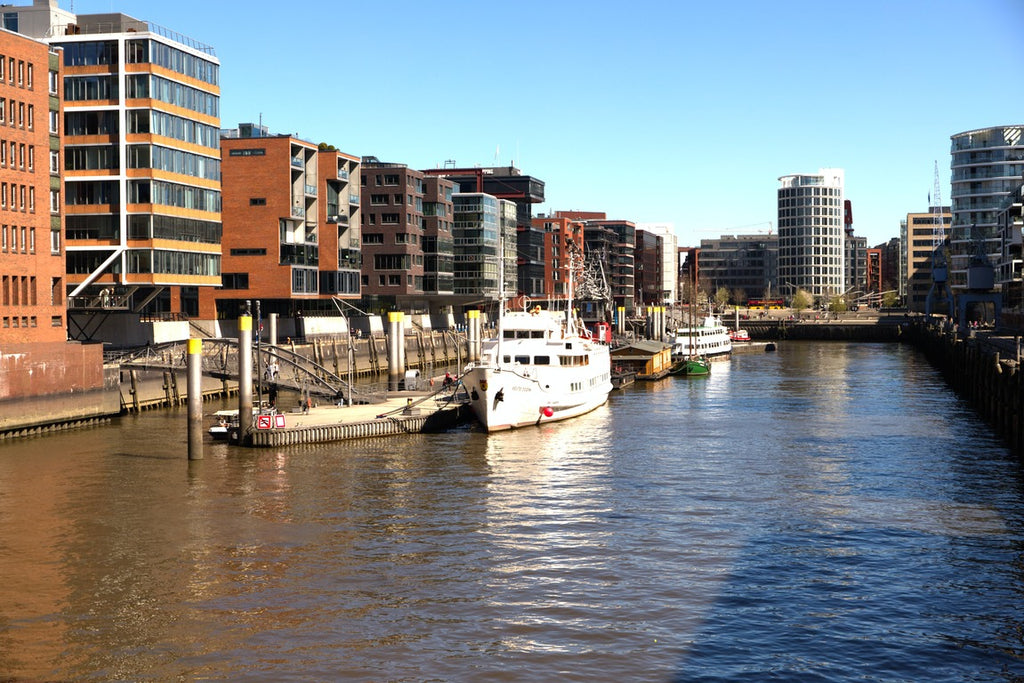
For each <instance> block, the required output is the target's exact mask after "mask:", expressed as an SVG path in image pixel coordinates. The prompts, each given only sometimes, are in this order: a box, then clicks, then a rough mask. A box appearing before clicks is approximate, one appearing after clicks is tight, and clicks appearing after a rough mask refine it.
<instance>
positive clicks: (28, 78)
mask: <svg viewBox="0 0 1024 683" xmlns="http://www.w3.org/2000/svg"><path fill="white" fill-rule="evenodd" d="M25 69H26V71H25V74H26V76H25V87H27V88H31V87H32V80H33V75H32V72H33V69H32V65H31V64H29V65H28V66H26V67H25Z"/></svg>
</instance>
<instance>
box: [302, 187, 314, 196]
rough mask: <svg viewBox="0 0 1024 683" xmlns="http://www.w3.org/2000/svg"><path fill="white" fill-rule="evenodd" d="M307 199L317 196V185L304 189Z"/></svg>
mask: <svg viewBox="0 0 1024 683" xmlns="http://www.w3.org/2000/svg"><path fill="white" fill-rule="evenodd" d="M304 190H305V192H306V196H307V197H315V196H316V185H306V186H305V188H304Z"/></svg>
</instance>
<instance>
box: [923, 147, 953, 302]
mask: <svg viewBox="0 0 1024 683" xmlns="http://www.w3.org/2000/svg"><path fill="white" fill-rule="evenodd" d="M929 203H930V204H931V207H929V208H931V210H932V215H933V216H934V219H933V224H932V285H931V287H929V288H928V296H927V297H925V300H924V312H925V314H926V315H931V314H932V313H933V312H937V309H938V308H939V306H938V305H939V304H942V303H943V302H944V303H945V312H946V314H947V315H952V314H953V310H954V309H953V292H952V290H950V288H949V266H948V264H947V263H946V226H945V217H944V215H943V212H942V189H941V187H940V186H939V162H938V161H936V162H935V190H934V193H933V195H932V197H931V201H929Z"/></svg>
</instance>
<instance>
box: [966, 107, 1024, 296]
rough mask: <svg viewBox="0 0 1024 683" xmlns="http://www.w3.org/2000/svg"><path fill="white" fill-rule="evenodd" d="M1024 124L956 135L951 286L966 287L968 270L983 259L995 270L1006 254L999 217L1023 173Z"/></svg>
mask: <svg viewBox="0 0 1024 683" xmlns="http://www.w3.org/2000/svg"><path fill="white" fill-rule="evenodd" d="M1022 133H1024V125H1014V126H996V127H993V128H980V129H978V130H970V131H965V132H963V133H957V134H956V135H953V136H951V140H952V145H951V155H952V161H951V164H950V168H951V175H950V184H951V185H952V196H951V208H952V212H953V224H952V226H951V228H950V235H949V242H950V252H951V259H952V263H951V264H950V274H949V275H950V285H951V286H952V287H953V288H954V289H958V288H959V289H962V288H964V287H966V286H967V266H968V264H969V262H970V259H971V258H972V257H973V256H976V255H984V256H985V257H986V258H987V259H988V260H989V262H990V264H991V265H992V266H993V267H995V266H997V264H998V263H999V261H1000V258H1001V252H1002V235H1001V234H1000V230H999V221H998V218H997V217H998V216H999V214H1000V212H1001V211H1003V210H1005V209H1006V207H1007V204H1008V202H1009V201H1010V197H1011V194H1012V193H1013V191H1014V190H1015V189H1016V188H1018V187H1019V186H1020V184H1021V179H1022V175H1024V139H1022V137H1024V136H1022Z"/></svg>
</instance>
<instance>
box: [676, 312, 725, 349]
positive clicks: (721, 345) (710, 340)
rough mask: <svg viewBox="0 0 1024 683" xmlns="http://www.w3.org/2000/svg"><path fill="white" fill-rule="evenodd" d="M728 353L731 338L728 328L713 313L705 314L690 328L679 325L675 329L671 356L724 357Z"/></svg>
mask: <svg viewBox="0 0 1024 683" xmlns="http://www.w3.org/2000/svg"><path fill="white" fill-rule="evenodd" d="M730 353H732V340H731V339H730V338H729V330H728V329H726V327H725V325H723V324H722V321H721V320H719V319H718V318H716V317H715V316H713V315H709V316H707V317H706V318H704V321H703V322H702V323H701V324H699V325H694V326H693V328H692V329H691V328H689V327H680V328H679V329H677V330H676V340H675V343H674V344H673V345H672V355H673V357H682V358H691V357H694V356H703V357H705V358H714V357H716V356H719V357H726V356H728V355H729V354H730Z"/></svg>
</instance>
